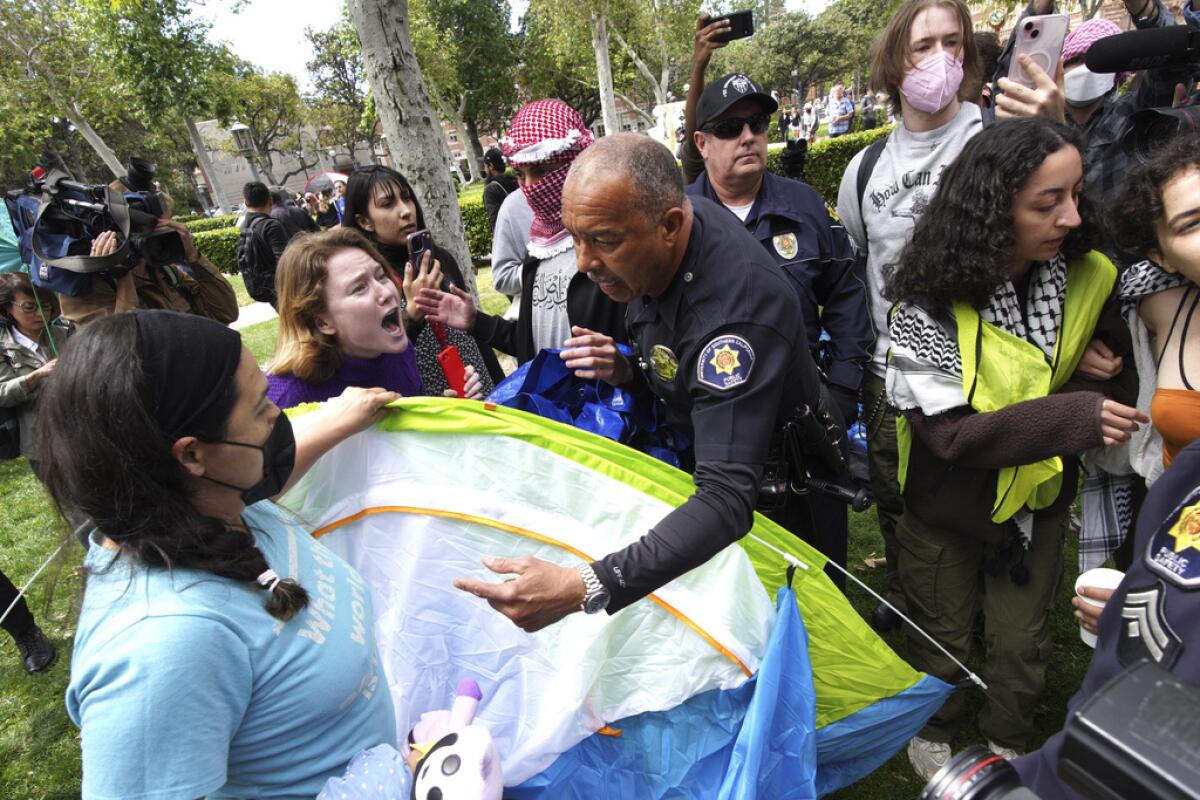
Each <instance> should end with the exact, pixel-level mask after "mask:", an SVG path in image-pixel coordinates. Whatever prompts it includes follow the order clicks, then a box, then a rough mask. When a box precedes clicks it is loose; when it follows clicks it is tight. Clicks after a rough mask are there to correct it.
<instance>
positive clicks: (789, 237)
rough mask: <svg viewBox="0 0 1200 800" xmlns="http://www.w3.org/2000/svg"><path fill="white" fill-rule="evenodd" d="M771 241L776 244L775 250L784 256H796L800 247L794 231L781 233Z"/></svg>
mask: <svg viewBox="0 0 1200 800" xmlns="http://www.w3.org/2000/svg"><path fill="white" fill-rule="evenodd" d="M771 243H772V244H774V245H775V252H776V253H779V255H780V256H781V257H783V258H795V257H796V253H797V251H798V250H799V249H800V247H799V245H797V244H796V234H794V233H784V234H780V235H779V236H776V237H775V238H774V239H772V240H771Z"/></svg>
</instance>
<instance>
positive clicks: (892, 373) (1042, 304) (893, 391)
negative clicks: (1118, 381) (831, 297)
mask: <svg viewBox="0 0 1200 800" xmlns="http://www.w3.org/2000/svg"><path fill="white" fill-rule="evenodd" d="M1032 270H1033V271H1032V274H1031V275H1030V278H1029V296H1028V299H1027V301H1026V303H1025V309H1024V313H1023V314H1022V313H1021V311H1022V309H1021V304H1020V300H1019V298H1018V297H1017V291H1016V289H1015V288H1014V287H1013V284H1012V281H1007V282H1005V283H1004V285H1003V286H1001V287H999V288H998V289H996V291H995V292H994V293H993V294H992V296H991V297H990V298H988V302H987V305H986V306H985V307H984V308H983V309H982V310H981V311H980V312H979V314H980V316H981V317H982V318H983V319H984V320H986V321H987V322H990V323H991V324H993V325H995V326H996V327H998V328H1000V329H1001V330H1004V331H1006V332H1008V333H1011V334H1012V335H1013V336H1016V337H1018V338H1021V339H1024V340H1025V341H1027V342H1031V343H1033V344H1035V345H1037V346H1038V347H1039V348H1040V349H1041V350H1042V352H1043V353H1044V354H1045V356H1046V360H1047V361H1048V362H1049V361H1051V360H1052V359H1053V358H1054V347H1055V345H1056V344H1057V343H1058V329H1059V326H1060V325H1061V324H1062V306H1063V298H1064V296H1065V295H1066V289H1067V262H1066V259H1064V258H1063V257H1062V256H1061V255H1058V256H1055V258H1054V259H1052V260H1050V261H1044V262H1040V263H1037V264H1034V265H1033V267H1032ZM888 331H889V333H890V335H891V339H892V349H891V353H890V359H889V361H888V373H887V386H888V399H889V402H891V404H892V405H893V406H895V407H896V408H898V409H900V410H901V411H907V410H912V409H920V411H921V413H922V414H926V415H934V414H941V413H942V412H945V411H949V410H950V409H952V408H960V407H962V406H965V405H967V398H966V395H965V393H964V392H963V386H962V354H961V353H960V352H959V349H958V325H957V323H956V322H955V319H954V315H953V313H951V312H949V311H946V312H944V313H939V314H931V313H930V312H928V311H926V310H925V309H923V308H921V307H920V305H919V304H916V303H900V304H899V305H897V306H896V309H895V310H894V311H893V312H892V317H891V320H890V321H889V324H888Z"/></svg>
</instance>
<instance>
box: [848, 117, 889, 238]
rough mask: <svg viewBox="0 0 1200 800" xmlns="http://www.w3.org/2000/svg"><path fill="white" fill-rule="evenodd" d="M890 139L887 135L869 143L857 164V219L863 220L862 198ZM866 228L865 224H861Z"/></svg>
mask: <svg viewBox="0 0 1200 800" xmlns="http://www.w3.org/2000/svg"><path fill="white" fill-rule="evenodd" d="M889 138H891V134H890V133H889V134H888V135H887V136H884V137H883V138H881V139H876V140H875V141H873V142H871V144H870V145H869V146H868V147H867V149H866V151H865V152H864V153H863V157H862V161H860V162H858V175H857V176H856V179H857V180H856V186H857V188H858V218H859V219H860V220H861V219H862V218H863V213H862V203H863V196H864V195H865V194H866V193H867V182H868V181H869V180H871V173H872V172H874V171H875V165H876V164H878V163H879V157H880V156H881V155H883V148H884V147H886V146H887V141H888V139H889ZM863 227H864V228H865V227H866V223H865V222H864V223H863Z"/></svg>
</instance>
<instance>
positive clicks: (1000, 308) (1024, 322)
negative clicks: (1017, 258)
mask: <svg viewBox="0 0 1200 800" xmlns="http://www.w3.org/2000/svg"><path fill="white" fill-rule="evenodd" d="M1066 291H1067V261H1066V259H1065V258H1063V257H1062V254H1061V253H1060V254H1059V255H1057V256H1055V257H1054V258H1053V259H1052V260H1050V261H1042V262H1040V263H1037V264H1034V265H1033V267H1032V274H1031V275H1030V276H1029V297H1028V298H1027V300H1026V303H1025V313H1024V314H1022V313H1021V307H1020V300H1019V299H1018V298H1017V290H1016V289H1015V288H1013V284H1012V281H1006V282H1005V283H1004V285H1003V286H1001V287H1000V288H999V289H997V290H996V291H995V292H993V293H992V296H991V297H990V298H988V303H987V306H986V307H985V308H984V309H983V310H981V311H980V312H979V314H980V316H982V317H983V318H984V319H985V320H986V321H988V322H990V323H992V324H993V325H995V326H996V327H998V328H1000V329H1002V330H1004V331H1007V332H1008V333H1011V334H1012V335H1013V336H1016V337H1017V338H1019V339H1024V340H1025V341H1027V342H1031V343H1033V344H1036V345H1037V346H1038V347H1040V348H1041V349H1042V352H1043V353H1045V354H1046V360H1047V361H1051V360H1053V358H1054V346H1055V344H1057V343H1058V327H1059V325H1061V324H1062V304H1063V297H1064V296H1065V295H1066Z"/></svg>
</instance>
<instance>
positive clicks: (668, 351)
mask: <svg viewBox="0 0 1200 800" xmlns="http://www.w3.org/2000/svg"><path fill="white" fill-rule="evenodd" d="M562 214H563V222H564V223H565V225H566V227H567V229H568V230H570V231H571V234H572V236H573V238H574V242H575V249H576V256H577V260H578V269H579V270H580V271H581V272H584V273H586V274H587V275H588V277H589V278H590V279H591V280H593V281H595V283H596V284H597V285H598V286H599V287H600V289H601V290H602V291H603V292H604V293H605V294H606V295H607V296H608V297H610V298H612V299H613V300H616V301H617V302H621V303H628V304H629V305H628V312H627V317H626V319H627V323H628V326H629V332H630V335H631V342H633V343H634V347H635V351H636V355H635V359H634V362H633V363H631V362H630V361H629V360H626V359H624V358H623V357H622V356H620V354H619V353H618V352H617V351H616V349H615V348H614V346H613V345H612V340H611V339H607V337H602V336H599V335H598V334H593V333H591V332H589V331H584V330H583V329H576V334H577V335H576V338H575V339H574V340H572V342H570V343H568V344H569V345H570V352H569V353H568V354H567V362H566V363H567V366H568V367H571V368H572V369H575V370H577V373H578V374H586V375H594V376H597V377H600V378H603V379H605V380H608V381H610V382H612V383H615V384H628V383H629V382H630V381H635V384H634V386H635V389H634V390H635V391H636V390H637V388H636V387H638V386H639V385H640V386H641V387H642V388H648V389H649V390H650V391H652V392H653V393H654V394H655V395H657V397H658V398H659V399H660V400H661V401H662V402H663V404H664V406H665V408H666V411H667V414H668V418H669V420H670V422H671V423H672V424H674V425H676V426H677V427H679V428H681V429H683V430H684V431H685V432H686V433H687V434H689V435H690V437H691V440H692V442H693V448H694V455H695V471H694V481H695V484H696V492H695V494H694V495H693V496H692V497H690V498H689V499H688V500H687V501H686V502H685V503H684V504H683V505H682V506H680V507H679V508H677V509H676V510H674V511H672V512H671V513H670V514H668V515H667V516H666V517H664V518H663V520H662V521H661V522H659V523H658V525H656V526H655V527H654V528H653V529H652V530H651V531H650V532H649V533H647V534H646V535H644V536H643V537H642V538H641V539H640V540H639V541H637V542H635V543H633V544H631V545H629V546H628V547H626V548H624V549H623V550H620V551H618V552H615V553H612V554H610V555H608V556H606V557H605V558H603V559H600V560H599V561H597V562H595V563H592V564H579V565H577V567H576V568H575V569H572V568H569V567H560V566H557V565H554V564H550V563H548V562H545V561H540V560H538V559H534V558H528V557H525V558H517V559H488V560H486V561H485V563H486V564H487V566H488V567H489V568H491V569H492V570H493V571H495V572H497V573H501V574H511V573H515V574H516V575H517V577H516V578H515V579H513V580H510V581H507V582H504V583H498V584H490V583H485V582H480V581H473V580H466V579H460V580H458V581H456V582H455V584H456V585H457V586H458V587H459V588H460V589H463V590H465V591H470V592H473V593H474V594H476V595H478V596H480V597H484V598H486V599H487V600H488V601H489V602H490V603H491V605H492V606H493V607H494V608H495V609H497V610H498V611H500V612H501V613H503V614H505V615H506V616H508V617H509V618H511V619H513V620H514V621H515V622H516V623H517V624H518V625H520V626H521V627H522V628H524V629H526V630H537V629H539V628H542V627H544V626H546V625H549V624H552V623H554V622H556V621H558V620H559V619H561V618H562V617H563V616H565V615H566V614H569V613H571V612H573V611H578V610H585V611H587V612H589V613H595V612H598V611H601V610H607V611H608V612H609V613H615V612H616V611H619V610H620V609H622V608H624V607H625V606H627V605H629V604H630V603H633V602H634V601H636V600H638V599H639V598H641V597H644V596H645V595H646V594H648V593H650V592H652V591H654V590H655V589H657V588H659V587H660V586H662V585H664V584H666V583H668V582H669V581H671V580H673V579H674V578H676V577H678V576H680V575H682V574H684V573H685V572H688V571H689V570H691V569H693V568H695V567H697V566H699V565H700V564H702V563H704V562H705V561H707V560H708V559H709V558H711V557H712V556H714V555H715V554H716V553H718V552H720V551H721V550H722V549H724V548H725V547H727V546H728V545H729V544H731V543H732V542H734V541H736V540H737V539H739V538H740V537H741V536H743V535H745V533H746V532H747V531H748V530H749V529H750V526H751V523H752V515H753V511H754V507H755V504H756V502H757V500H758V497H759V489H760V485H761V481H762V477H763V473H764V464H765V463H766V462H767V460H768V457H769V455H770V451H771V445H772V440H773V438H775V436H776V434H777V432H778V431H779V430H780V428H781V427H782V425H783V423H784V422H786V421H787V420H788V419H789V418H791V417H792V415H793V412H794V411H795V409H797V408H798V407H803V406H808V407H817V405H818V403H819V402H820V395H821V387H820V377H819V374H818V371H817V368H816V365H815V364H814V363H813V361H812V359H811V358H809V357H808V356H807V348H808V341H807V337H806V333H805V327H804V318H803V312H802V310H801V306H800V302H799V299H798V298H797V296H796V293H795V292H794V291H793V290H792V289H791V288H790V287H789V286H788V282H787V278H785V277H784V275H783V274H782V273H781V272H780V270H779V269H778V268H777V267H776V266H775V265H774V264H773V263H772V261H771V259H770V258H769V257H768V256H767V254H766V253H765V252H764V251H763V249H762V248H761V247H759V246H758V245H757V244H756V243H755V242H754V239H753V238H752V237H751V236H750V235H749V234H748V233H747V232H746V231H745V229H743V228H742V227H741V225H739V224H738V221H737V220H736V219H735V218H734V217H733V216H732V215H730V214H729V213H728V212H727V211H725V210H724V209H722V208H720V207H719V206H717V205H715V204H713V203H711V202H709V201H707V200H705V199H703V198H699V199H696V200H694V201H689V200H688V199H687V198H686V196H685V195H684V193H683V183H682V181H681V179H680V176H679V172H678V169H677V168H676V166H675V160H674V158H673V157H672V155H671V153H670V151H668V150H667V149H666V148H665V147H663V146H662V145H661V144H658V143H657V142H655V141H653V140H651V139H649V138H648V137H645V136H642V135H639V134H618V135H615V136H609V137H606V138H604V139H601V140H600V141H598V142H597V143H596V144H595V145H593V146H592V147H591V148H589V149H588V150H586V151H585V152H584V153H582V154H581V155H580V156H579V158H578V159H577V160H576V162H575V164H574V165H573V166H572V169H571V172H570V174H569V175H568V177H567V182H566V186H565V188H564V191H563V199H562ZM637 373H640V375H638V374H637ZM789 497H790V498H791V503H790V505H789V506H788V507H787V508H785V516H787V515H788V514H793V513H795V514H796V515H797V517H798V518H799V515H800V514H802V513H803V508H802V503H803V500H802V498H798V497H796V496H794V495H790V496H789Z"/></svg>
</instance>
